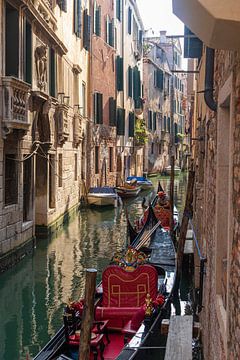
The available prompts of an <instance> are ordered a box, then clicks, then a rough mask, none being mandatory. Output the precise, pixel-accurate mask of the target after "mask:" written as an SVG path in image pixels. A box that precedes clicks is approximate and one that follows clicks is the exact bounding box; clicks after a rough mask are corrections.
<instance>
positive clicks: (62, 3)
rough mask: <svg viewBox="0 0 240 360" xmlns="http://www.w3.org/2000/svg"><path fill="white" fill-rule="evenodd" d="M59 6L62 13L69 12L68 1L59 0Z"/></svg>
mask: <svg viewBox="0 0 240 360" xmlns="http://www.w3.org/2000/svg"><path fill="white" fill-rule="evenodd" d="M57 4H58V6H59V7H60V9H61V10H62V11H64V12H67V0H58V1H57Z"/></svg>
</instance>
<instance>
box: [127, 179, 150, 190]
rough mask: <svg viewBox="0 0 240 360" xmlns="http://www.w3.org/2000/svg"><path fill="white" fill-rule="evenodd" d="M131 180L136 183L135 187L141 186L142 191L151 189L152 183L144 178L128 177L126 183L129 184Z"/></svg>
mask: <svg viewBox="0 0 240 360" xmlns="http://www.w3.org/2000/svg"><path fill="white" fill-rule="evenodd" d="M133 180H136V181H137V185H138V186H141V189H142V190H148V189H152V187H153V183H152V181H151V180H149V179H147V178H146V177H144V176H128V177H127V180H126V182H127V183H128V184H130V183H131V181H133Z"/></svg>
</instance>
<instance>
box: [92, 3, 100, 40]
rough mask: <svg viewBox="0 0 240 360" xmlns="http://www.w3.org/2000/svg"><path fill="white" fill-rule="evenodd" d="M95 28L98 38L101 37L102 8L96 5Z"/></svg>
mask: <svg viewBox="0 0 240 360" xmlns="http://www.w3.org/2000/svg"><path fill="white" fill-rule="evenodd" d="M93 25H94V27H93V32H94V34H96V35H97V36H101V6H100V5H97V3H96V1H95V3H94V24H93Z"/></svg>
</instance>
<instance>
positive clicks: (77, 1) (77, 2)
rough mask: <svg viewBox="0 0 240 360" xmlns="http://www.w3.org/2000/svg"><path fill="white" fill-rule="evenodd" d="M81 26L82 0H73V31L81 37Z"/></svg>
mask: <svg viewBox="0 0 240 360" xmlns="http://www.w3.org/2000/svg"><path fill="white" fill-rule="evenodd" d="M81 27H82V0H74V33H75V34H76V35H77V37H81Z"/></svg>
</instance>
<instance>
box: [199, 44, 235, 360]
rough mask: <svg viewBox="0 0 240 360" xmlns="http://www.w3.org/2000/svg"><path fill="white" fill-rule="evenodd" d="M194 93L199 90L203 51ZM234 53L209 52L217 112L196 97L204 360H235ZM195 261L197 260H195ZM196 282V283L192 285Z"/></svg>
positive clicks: (202, 83) (203, 69)
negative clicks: (212, 54) (203, 272)
mask: <svg viewBox="0 0 240 360" xmlns="http://www.w3.org/2000/svg"><path fill="white" fill-rule="evenodd" d="M199 69H200V74H199V77H198V86H197V90H200V89H202V88H203V86H204V74H205V52H204V54H203V57H202V59H201V62H200V65H199ZM239 74H240V55H239V52H227V51H221V50H218V51H215V71H214V88H215V94H214V96H215V99H216V100H217V102H218V108H217V112H216V113H214V112H212V111H210V110H209V109H208V108H207V107H206V105H205V103H204V99H203V95H202V94H199V95H198V96H197V114H196V115H197V120H196V133H195V135H196V136H203V139H204V140H203V141H199V142H198V144H197V145H196V147H195V164H196V186H195V207H194V221H195V226H196V229H197V236H198V238H199V239H200V243H201V249H202V252H203V254H204V256H206V257H207V270H206V277H205V279H204V303H203V305H204V308H203V311H202V313H201V316H200V318H201V323H202V327H203V346H204V357H205V358H206V359H209V360H211V359H224V360H225V359H226V360H227V359H231V360H233V359H234V360H235V359H238V358H239V353H240V348H239V340H240V318H239V313H240V301H239V288H240V283H239V274H240V246H239V237H240V236H239V235H240V232H239V229H240V227H239V221H240V220H239V189H240V173H239V164H240V161H239V149H240V138H239V134H240V133H239V126H240V109H239V94H240V93H239V89H240V76H239ZM196 258H197V257H196ZM197 281H198V279H196V282H197Z"/></svg>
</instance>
